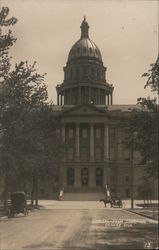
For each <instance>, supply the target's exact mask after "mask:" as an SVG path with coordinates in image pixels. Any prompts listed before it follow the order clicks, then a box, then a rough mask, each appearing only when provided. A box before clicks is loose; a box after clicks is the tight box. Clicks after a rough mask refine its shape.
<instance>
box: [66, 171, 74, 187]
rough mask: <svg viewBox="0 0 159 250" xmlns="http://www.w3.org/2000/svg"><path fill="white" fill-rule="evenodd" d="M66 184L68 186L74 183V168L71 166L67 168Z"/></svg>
mask: <svg viewBox="0 0 159 250" xmlns="http://www.w3.org/2000/svg"><path fill="white" fill-rule="evenodd" d="M67 184H68V186H73V185H74V169H73V168H68V169H67Z"/></svg>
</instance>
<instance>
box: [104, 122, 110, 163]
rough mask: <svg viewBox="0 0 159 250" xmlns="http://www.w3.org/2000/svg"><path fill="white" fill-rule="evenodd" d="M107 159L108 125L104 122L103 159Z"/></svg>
mask: <svg viewBox="0 0 159 250" xmlns="http://www.w3.org/2000/svg"><path fill="white" fill-rule="evenodd" d="M108 159H109V130H108V125H106V124H104V161H106V160H108Z"/></svg>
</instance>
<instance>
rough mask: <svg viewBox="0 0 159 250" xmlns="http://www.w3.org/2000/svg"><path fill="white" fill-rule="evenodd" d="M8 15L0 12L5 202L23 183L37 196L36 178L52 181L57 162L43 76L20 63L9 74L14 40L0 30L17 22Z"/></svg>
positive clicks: (57, 144)
mask: <svg viewBox="0 0 159 250" xmlns="http://www.w3.org/2000/svg"><path fill="white" fill-rule="evenodd" d="M8 13H9V9H8V8H7V7H3V8H2V10H1V12H0V25H1V28H0V55H1V59H0V80H1V83H0V84H1V85H0V87H1V88H0V110H1V113H0V120H1V123H0V135H1V137H0V160H1V165H0V168H1V169H3V172H4V173H5V196H6V197H4V198H5V199H6V198H7V193H8V191H9V190H12V189H14V190H15V189H23V190H25V184H26V183H27V182H29V184H30V186H32V191H33V192H35V189H36V193H37V189H38V180H39V177H40V176H42V177H45V178H47V176H48V175H47V174H49V175H50V173H51V174H52V175H53V177H54V180H55V181H56V180H57V179H58V167H57V166H58V164H59V161H60V160H59V159H60V157H59V153H60V150H59V149H60V140H59V139H58V137H57V136H56V134H55V127H56V125H55V121H54V117H53V116H52V104H49V103H47V95H48V93H47V86H46V84H45V82H44V77H45V74H42V75H41V74H38V73H37V72H36V68H35V67H36V62H35V63H33V65H29V64H28V62H24V61H21V62H20V63H18V64H16V65H15V67H14V69H13V70H12V71H11V67H10V66H11V65H10V57H9V49H10V47H11V46H12V45H13V44H14V43H15V41H16V39H15V38H14V37H13V36H12V32H11V31H10V30H9V31H8V33H7V34H5V35H3V34H2V27H3V26H5V27H7V26H9V25H14V24H15V23H16V21H17V20H16V19H15V18H10V19H7V15H8ZM50 166H51V167H50Z"/></svg>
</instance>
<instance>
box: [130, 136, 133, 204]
mask: <svg viewBox="0 0 159 250" xmlns="http://www.w3.org/2000/svg"><path fill="white" fill-rule="evenodd" d="M132 136H133V135H132ZM133 142H134V137H133V138H132V144H131V159H130V160H131V208H132V209H133V208H134V161H133V158H134V152H133Z"/></svg>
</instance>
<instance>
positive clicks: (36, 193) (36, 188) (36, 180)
mask: <svg viewBox="0 0 159 250" xmlns="http://www.w3.org/2000/svg"><path fill="white" fill-rule="evenodd" d="M35 176H36V177H35V184H36V187H35V205H36V206H38V172H36V175H35Z"/></svg>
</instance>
